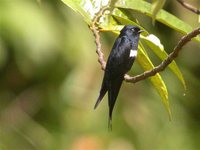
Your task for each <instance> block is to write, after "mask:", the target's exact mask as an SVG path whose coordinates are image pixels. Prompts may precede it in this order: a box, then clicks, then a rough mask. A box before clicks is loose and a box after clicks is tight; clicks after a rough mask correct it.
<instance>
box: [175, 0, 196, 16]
mask: <svg viewBox="0 0 200 150" xmlns="http://www.w3.org/2000/svg"><path fill="white" fill-rule="evenodd" d="M177 2H179V3H180V4H181V5H182V6H183V7H185V8H186V9H188V10H190V11H192V12H193V13H196V14H198V15H199V14H200V10H199V9H197V8H195V7H193V6H192V5H190V4H188V3H186V2H184V1H183V0H177Z"/></svg>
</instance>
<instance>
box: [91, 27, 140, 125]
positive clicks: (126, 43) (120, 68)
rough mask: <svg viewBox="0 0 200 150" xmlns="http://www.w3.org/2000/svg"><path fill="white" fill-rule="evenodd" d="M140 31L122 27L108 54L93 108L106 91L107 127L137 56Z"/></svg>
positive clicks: (134, 28)
mask: <svg viewBox="0 0 200 150" xmlns="http://www.w3.org/2000/svg"><path fill="white" fill-rule="evenodd" d="M142 31H143V30H140V28H138V27H136V26H132V25H126V26H124V28H123V29H122V30H121V31H120V35H119V37H118V38H117V39H116V41H115V43H114V45H113V48H112V51H111V52H110V55H109V58H108V61H107V64H106V69H105V73H104V78H103V82H102V85H101V90H100V94H99V97H98V99H97V102H96V104H95V106H94V109H95V108H96V107H97V106H98V104H99V103H100V102H101V100H102V98H103V97H104V95H105V94H106V92H107V91H108V106H109V127H112V111H113V108H114V105H115V101H116V99H117V96H118V93H119V90H120V87H121V85H122V82H123V80H124V75H125V74H126V73H127V72H128V71H129V70H130V69H131V67H132V65H133V62H134V60H135V58H136V56H137V49H138V41H139V36H140V33H141V32H142Z"/></svg>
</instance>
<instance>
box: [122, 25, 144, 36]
mask: <svg viewBox="0 0 200 150" xmlns="http://www.w3.org/2000/svg"><path fill="white" fill-rule="evenodd" d="M141 32H143V30H140V28H139V27H136V26H132V25H126V26H124V28H123V29H122V30H121V31H120V35H121V36H124V35H126V36H136V35H139V34H140V33H141Z"/></svg>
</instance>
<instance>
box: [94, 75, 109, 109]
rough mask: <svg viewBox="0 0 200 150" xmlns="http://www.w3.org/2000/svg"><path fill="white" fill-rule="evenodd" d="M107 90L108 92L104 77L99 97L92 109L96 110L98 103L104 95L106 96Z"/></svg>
mask: <svg viewBox="0 0 200 150" xmlns="http://www.w3.org/2000/svg"><path fill="white" fill-rule="evenodd" d="M107 90H108V88H107V84H106V81H105V77H104V80H103V83H102V86H101V91H100V93H99V97H98V99H97V101H96V104H95V105H94V109H96V108H97V106H98V105H99V103H100V102H101V100H102V99H103V97H104V95H105V94H106V92H107Z"/></svg>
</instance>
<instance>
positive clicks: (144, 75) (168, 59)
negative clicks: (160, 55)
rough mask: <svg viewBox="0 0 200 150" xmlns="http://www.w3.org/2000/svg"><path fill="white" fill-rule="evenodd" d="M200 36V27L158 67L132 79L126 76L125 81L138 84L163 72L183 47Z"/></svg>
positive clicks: (183, 39) (179, 43)
mask: <svg viewBox="0 0 200 150" xmlns="http://www.w3.org/2000/svg"><path fill="white" fill-rule="evenodd" d="M198 34H200V27H198V28H196V29H195V30H193V31H192V32H190V33H188V34H187V35H185V36H183V37H182V38H181V39H180V41H179V42H178V44H177V45H176V47H175V48H174V50H173V52H171V53H170V54H169V55H168V57H167V58H166V59H165V60H164V61H163V62H162V63H161V64H160V65H158V66H156V67H155V68H154V69H152V70H149V71H145V72H144V73H142V74H140V75H136V76H134V77H130V76H129V75H125V76H124V80H125V81H126V82H131V83H136V82H138V81H140V80H144V79H146V78H148V77H151V76H154V75H155V74H156V73H158V72H161V71H163V70H164V69H165V68H166V67H167V66H168V65H169V64H170V63H171V62H172V61H173V60H174V59H175V58H176V57H177V56H178V53H179V52H180V50H181V49H182V47H183V46H184V45H185V44H187V43H188V42H189V41H190V40H191V39H192V38H194V37H195V36H197V35H198Z"/></svg>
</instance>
